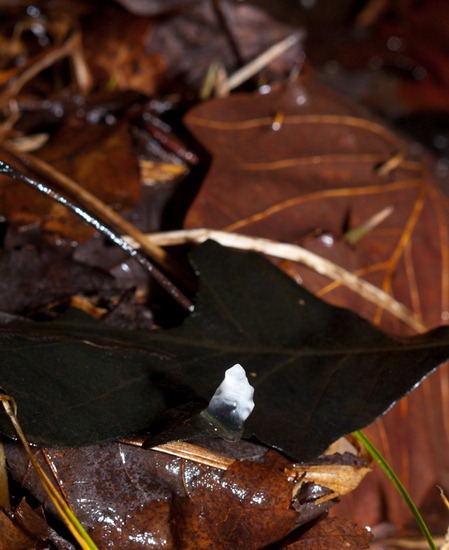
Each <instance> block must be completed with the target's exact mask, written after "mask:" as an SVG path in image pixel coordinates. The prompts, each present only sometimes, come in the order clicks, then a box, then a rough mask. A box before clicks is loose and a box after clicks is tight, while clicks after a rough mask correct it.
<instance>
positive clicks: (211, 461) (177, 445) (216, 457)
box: [119, 436, 236, 470]
mask: <svg viewBox="0 0 449 550" xmlns="http://www.w3.org/2000/svg"><path fill="white" fill-rule="evenodd" d="M146 437H147V436H143V437H129V438H126V439H120V440H119V443H125V444H126V445H133V446H134V447H142V443H143V442H144V441H145V439H146ZM149 450H151V451H158V452H160V453H165V454H168V455H171V456H176V457H179V458H185V459H187V460H190V461H191V462H196V463H197V464H203V465H204V466H211V467H212V468H218V469H219V470H227V469H228V468H229V466H231V464H233V463H234V462H235V461H236V459H235V458H231V457H229V456H225V455H222V454H218V453H215V452H214V451H210V450H209V449H204V448H203V447H200V446H199V445H194V444H192V443H187V442H186V441H171V442H170V443H165V444H164V445H157V446H156V447H152V448H151V449H149Z"/></svg>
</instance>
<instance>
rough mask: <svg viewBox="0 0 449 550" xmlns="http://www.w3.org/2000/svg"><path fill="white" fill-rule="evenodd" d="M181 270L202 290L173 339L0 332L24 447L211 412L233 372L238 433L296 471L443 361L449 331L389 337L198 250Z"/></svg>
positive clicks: (37, 327) (220, 255)
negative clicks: (244, 378)
mask: <svg viewBox="0 0 449 550" xmlns="http://www.w3.org/2000/svg"><path fill="white" fill-rule="evenodd" d="M193 259H194V263H195V266H196V269H197V270H198V271H199V272H200V273H201V277H202V279H201V288H202V290H201V291H200V293H199V295H198V299H197V306H196V310H195V313H193V314H192V315H191V316H190V317H189V318H187V320H186V321H185V322H184V324H183V325H182V326H180V327H178V328H175V329H171V330H166V331H150V332H149V333H139V332H123V331H117V330H113V329H111V328H108V327H106V326H105V325H103V324H102V323H101V322H98V321H95V320H93V319H90V318H89V317H88V316H85V315H81V313H79V314H77V315H74V314H72V315H68V316H66V317H65V318H64V317H63V318H61V320H59V321H58V322H54V323H31V322H27V323H25V324H20V323H18V324H14V323H13V324H9V325H7V326H6V327H4V328H3V330H2V332H1V334H0V339H1V340H0V341H1V347H2V349H3V352H2V355H3V360H2V364H1V365H0V385H1V387H2V389H3V391H4V392H5V393H7V394H10V395H12V396H13V397H14V398H15V399H16V401H17V403H18V405H19V409H20V411H21V412H20V419H21V422H22V426H23V429H24V431H25V433H26V434H27V436H28V437H29V438H30V440H31V441H33V442H36V443H40V444H44V445H49V444H65V445H80V444H87V443H90V442H94V441H98V440H102V439H103V440H104V439H107V438H113V437H121V436H126V435H129V434H132V433H135V432H139V431H142V430H145V429H148V428H149V426H150V424H151V423H153V422H154V421H156V420H157V419H158V417H159V415H160V414H161V413H162V412H164V411H166V410H167V409H170V408H172V407H176V406H179V405H184V404H186V403H188V402H189V401H196V400H197V399H198V398H200V399H203V400H205V401H206V402H207V401H209V399H210V398H211V397H212V395H213V393H214V391H215V389H216V388H217V387H218V385H219V384H220V382H221V380H222V378H223V373H224V371H225V370H226V369H227V368H229V367H230V366H232V365H233V364H235V363H237V362H240V363H241V364H243V365H244V366H245V368H246V370H247V372H248V374H249V376H250V379H251V382H252V385H253V386H254V387H255V402H256V408H255V410H254V412H253V413H252V415H251V416H250V418H249V419H248V421H247V423H246V427H247V432H248V435H251V434H252V433H255V434H256V435H257V437H258V438H259V439H260V440H261V441H263V442H264V443H266V444H268V445H271V446H275V447H277V448H280V449H283V450H284V451H285V452H286V453H287V454H289V455H290V456H293V457H296V458H298V459H301V460H306V459H310V458H314V457H316V456H317V455H318V454H320V453H321V452H322V451H324V450H325V449H326V447H328V446H329V445H330V444H331V443H332V442H334V441H335V440H336V439H338V438H339V437H340V436H341V435H345V434H347V433H349V432H351V431H353V430H355V429H358V428H361V427H364V426H365V425H367V424H369V423H370V422H371V421H373V420H374V419H375V418H376V417H377V416H379V415H380V414H382V413H383V412H384V411H385V410H386V409H387V408H389V407H390V406H391V404H392V403H394V402H395V401H396V400H397V399H399V398H400V397H401V396H402V395H403V394H404V393H406V392H407V391H408V390H410V389H411V388H413V386H414V385H415V384H416V383H418V382H419V381H420V380H421V379H422V378H423V377H424V376H425V375H426V374H428V373H429V372H430V371H431V370H433V369H434V368H435V367H436V366H438V364H440V363H441V362H442V361H444V360H445V359H446V358H447V355H448V353H449V344H448V342H447V340H448V329H446V328H444V327H442V328H440V329H436V330H434V331H433V332H430V333H428V334H427V335H422V336H417V337H415V338H412V339H409V340H398V339H391V338H389V337H387V336H386V335H384V334H383V333H381V332H379V331H378V330H376V329H375V328H374V327H372V326H371V325H369V324H368V323H367V322H365V321H363V320H362V319H360V318H359V317H357V316H356V315H355V314H353V313H351V312H349V311H345V310H342V309H339V308H334V307H332V306H330V305H328V304H326V303H325V302H322V301H320V300H319V299H317V298H315V297H314V296H313V295H311V294H309V293H308V292H307V291H305V290H304V289H303V288H301V287H300V286H298V285H297V284H296V283H295V282H294V281H292V280H291V279H290V278H289V277H288V276H286V275H285V274H284V273H282V272H281V271H280V270H278V269H277V268H276V267H275V266H273V265H271V264H270V262H268V261H267V260H264V259H263V258H261V257H259V256H257V255H251V254H250V255H242V254H240V253H238V252H232V251H230V250H228V249H225V248H222V247H220V246H219V245H217V244H215V243H213V242H208V243H205V244H204V245H202V246H201V247H200V248H198V249H196V250H195V252H194V254H193ZM11 346H13V347H14V349H15V351H14V353H11ZM100 365H101V366H100ZM19 373H20V374H19ZM324 382H326V386H325V387H324V389H323V384H324ZM49 402H51V403H52V407H51V408H49V407H48V403H49ZM129 403H133V406H132V407H130V406H129ZM55 410H57V415H55V413H54V411H55ZM297 419H300V428H299V427H298V421H297ZM3 426H4V427H5V424H4V423H3ZM318 426H319V429H317V427H318ZM7 431H8V432H9V430H7Z"/></svg>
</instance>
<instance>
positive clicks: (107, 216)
mask: <svg viewBox="0 0 449 550" xmlns="http://www.w3.org/2000/svg"><path fill="white" fill-rule="evenodd" d="M5 148H6V149H7V150H8V151H9V152H10V153H11V154H13V155H14V156H15V157H16V158H17V159H18V160H19V161H20V162H21V163H22V164H23V165H24V166H28V167H29V168H31V169H32V170H34V171H36V172H38V173H39V174H40V175H41V176H43V177H45V178H49V179H51V180H52V181H54V182H55V183H56V184H57V185H58V186H60V187H61V189H62V190H63V191H66V192H67V193H68V194H69V195H70V196H71V197H73V198H74V199H75V200H76V201H77V202H78V203H79V204H81V205H83V206H84V207H85V208H86V209H88V210H89V211H90V212H91V213H92V214H93V215H95V216H97V217H98V218H99V219H101V220H104V221H105V222H106V223H107V224H110V225H112V226H113V227H115V228H117V229H118V230H119V232H120V233H122V234H126V235H130V236H131V237H132V238H133V239H134V240H135V241H136V242H138V243H139V244H140V247H141V248H142V251H143V252H145V254H147V255H148V256H149V257H150V258H151V259H152V260H154V261H155V262H156V263H157V264H159V265H160V266H161V267H163V268H164V269H165V271H166V272H167V273H169V274H170V275H172V276H173V277H176V279H177V280H178V281H181V282H182V283H183V284H184V286H185V287H186V288H188V289H192V278H191V275H190V274H189V273H188V272H187V270H186V269H185V267H184V266H183V265H182V264H180V263H178V262H175V261H173V260H172V259H171V258H170V256H169V255H168V254H167V252H166V251H165V250H164V249H163V248H161V247H159V246H157V245H155V244H153V243H151V242H149V241H148V239H147V238H146V236H145V234H144V233H142V232H141V231H139V230H138V229H137V228H136V227H135V226H134V225H133V224H131V223H129V222H128V221H127V220H125V218H123V217H122V216H120V214H119V213H118V212H115V211H114V210H112V209H111V208H109V207H108V205H107V204H105V203H104V202H103V201H102V200H100V199H99V198H98V197H96V196H95V195H93V194H92V193H91V192H90V191H88V190H87V189H85V188H84V187H82V186H81V185H79V184H78V183H77V182H76V181H74V180H72V179H71V178H69V177H68V176H66V175H65V174H63V173H62V172H60V171H59V170H57V169H56V168H54V167H53V166H51V165H50V164H48V163H46V162H44V161H43V160H41V159H39V158H37V157H35V156H32V155H28V154H26V153H19V152H18V151H16V150H15V149H13V148H11V147H5Z"/></svg>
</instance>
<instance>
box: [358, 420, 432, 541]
mask: <svg viewBox="0 0 449 550" xmlns="http://www.w3.org/2000/svg"><path fill="white" fill-rule="evenodd" d="M353 435H354V436H355V437H356V438H357V439H358V440H359V441H360V442H361V443H362V444H363V445H364V446H365V448H366V450H367V451H368V452H369V453H370V455H371V456H372V457H373V458H374V459H375V460H376V462H377V463H378V464H379V466H380V467H381V468H382V470H383V471H384V472H385V473H386V474H387V476H388V477H389V479H390V480H391V482H392V483H393V485H394V486H395V487H396V489H397V490H398V492H399V494H400V495H401V497H402V498H403V499H404V502H405V503H406V504H407V506H408V507H409V509H410V511H411V512H412V514H413V517H414V518H415V521H416V523H417V524H418V527H419V528H420V529H421V531H422V533H423V535H424V537H425V539H426V540H427V543H428V544H429V548H431V549H432V550H438V549H437V546H436V544H435V542H434V540H433V538H432V535H431V534H430V531H429V528H428V527H427V525H426V522H425V521H424V519H423V517H422V516H421V514H420V512H419V510H418V508H417V507H416V506H415V503H414V502H413V500H412V498H411V497H410V495H409V494H408V492H407V490H406V488H405V487H404V485H402V483H401V480H400V479H399V478H398V476H397V475H396V474H395V472H394V470H393V469H392V467H391V466H390V464H389V463H388V462H387V461H386V460H385V458H384V457H383V456H382V454H381V453H380V452H379V451H378V449H377V448H376V446H375V445H374V444H373V443H372V442H371V440H370V439H369V438H368V437H367V436H366V435H365V434H364V433H363V432H362V431H361V430H358V431H356V432H354V434H353Z"/></svg>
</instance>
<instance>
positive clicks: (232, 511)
mask: <svg viewBox="0 0 449 550" xmlns="http://www.w3.org/2000/svg"><path fill="white" fill-rule="evenodd" d="M217 443H218V446H217ZM202 444H203V445H206V447H207V446H212V449H213V448H214V444H215V446H216V447H218V449H221V450H223V449H225V452H227V453H232V455H233V456H234V457H235V458H237V460H234V462H233V463H232V464H231V465H230V466H229V467H228V468H227V470H225V471H223V470H219V469H216V468H211V467H208V466H203V465H201V464H194V463H193V462H191V461H189V460H184V459H181V458H177V457H170V456H168V455H166V454H162V453H160V452H156V451H144V450H142V449H140V448H136V447H133V446H130V445H126V444H123V443H108V444H104V445H97V446H94V447H85V448H83V449H51V448H50V449H45V450H43V451H42V452H37V456H38V457H39V459H40V462H41V463H42V464H43V465H45V464H47V467H48V464H50V463H51V464H52V469H53V474H54V475H56V476H57V479H58V482H59V484H60V486H61V488H62V490H63V492H64V494H65V495H66V498H67V499H68V501H69V502H70V504H71V506H72V508H73V511H74V512H75V513H76V515H77V516H78V518H79V519H80V520H81V521H82V523H83V525H84V526H85V528H86V529H87V530H88V532H89V534H90V535H91V536H92V538H93V539H94V541H95V543H96V544H97V545H98V546H99V548H100V549H101V548H109V547H114V548H126V549H127V550H128V549H129V550H132V549H134V548H142V545H144V547H147V546H151V545H156V546H157V547H158V548H173V549H178V548H179V549H181V548H182V549H186V548H192V549H193V548H195V549H197V548H198V549H206V548H217V549H223V550H224V549H225V548H235V549H242V550H243V549H245V550H247V549H248V550H250V549H254V550H257V549H259V548H262V547H265V546H266V545H267V544H270V543H276V542H278V541H279V540H282V539H283V538H284V537H286V536H287V535H290V536H291V537H292V538H293V540H296V539H297V538H298V535H296V531H295V530H296V529H297V528H298V527H299V526H304V527H303V530H304V531H306V529H307V528H308V527H309V525H310V524H311V522H313V521H314V520H316V519H317V518H319V517H320V516H321V515H322V514H323V513H325V512H326V510H328V509H329V507H330V506H331V505H332V504H333V503H332V502H331V501H330V500H327V501H326V502H322V503H320V502H319V498H320V496H322V495H323V494H326V492H328V491H327V490H326V489H325V488H324V486H318V485H314V484H313V483H311V482H308V483H305V484H303V485H302V486H303V487H305V485H307V486H308V491H304V490H302V489H301V490H298V485H299V483H297V481H296V480H293V479H291V478H289V477H288V475H287V474H286V473H285V472H284V470H285V468H288V467H291V466H292V465H291V464H290V463H289V462H288V460H287V459H286V458H285V457H283V456H282V455H281V454H279V453H277V452H276V451H273V450H270V451H268V452H267V449H266V448H263V447H260V446H257V445H255V444H253V443H248V442H243V441H241V442H237V443H234V444H231V445H229V444H226V446H224V445H221V444H220V442H213V441H207V440H203V441H202ZM6 453H7V457H8V463H9V465H10V469H11V472H12V475H13V477H14V478H15V479H17V480H20V481H21V483H23V484H24V486H25V487H26V488H27V489H28V490H29V491H31V492H32V493H33V495H34V496H35V498H37V499H38V500H40V501H43V500H44V498H45V495H44V493H43V491H42V489H41V488H40V486H39V484H38V483H37V482H36V481H37V480H36V476H35V473H34V472H33V471H32V470H30V469H29V467H28V461H27V458H26V456H25V455H24V453H23V451H22V450H21V448H20V447H19V446H18V445H16V444H14V443H12V442H10V443H8V444H6ZM44 455H45V461H44V458H43V456H44ZM339 462H343V463H344V462H345V460H344V459H342V457H340V456H338V455H335V457H334V463H335V467H336V468H337V467H338V463H339ZM304 467H305V468H307V464H305V465H304ZM303 530H301V536H304V535H303ZM347 533H348V534H350V533H351V532H350V529H348V531H347ZM356 535H357V531H354V533H352V534H350V536H356ZM331 540H333V539H331Z"/></svg>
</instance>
